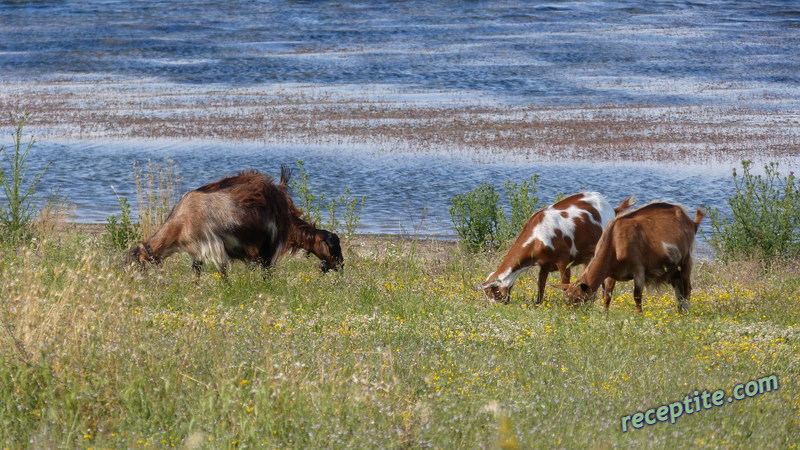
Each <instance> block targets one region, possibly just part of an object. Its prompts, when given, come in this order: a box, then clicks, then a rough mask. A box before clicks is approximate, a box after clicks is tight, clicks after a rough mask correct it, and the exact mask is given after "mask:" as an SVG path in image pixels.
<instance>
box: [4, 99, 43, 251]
mask: <svg viewBox="0 0 800 450" xmlns="http://www.w3.org/2000/svg"><path fill="white" fill-rule="evenodd" d="M27 120H28V112H27V111H25V112H24V113H23V114H22V116H20V117H14V115H13V114H12V115H11V121H12V122H16V123H17V128H16V131H14V133H13V134H12V135H13V138H14V150H13V152H8V151H7V150H6V148H5V147H0V153H2V154H3V156H4V157H5V158H4V159H5V161H4V163H3V164H0V186H1V187H2V189H3V195H4V197H5V205H0V225H2V230H0V239H1V240H2V241H3V242H4V243H8V244H12V245H15V244H18V243H20V242H23V241H26V240H28V239H30V238H31V221H32V219H33V216H34V214H36V212H37V203H38V198H37V196H36V188H37V187H38V186H39V182H40V181H41V180H42V177H44V175H45V173H46V172H47V169H48V168H49V167H50V164H49V163H48V164H47V165H46V166H45V167H44V169H42V171H41V172H39V173H38V174H35V175H34V176H33V177H30V178H29V176H28V170H29V168H28V154H29V152H30V150H31V148H32V147H33V144H34V143H35V142H36V141H35V140H34V139H33V137H31V138H30V140H29V141H28V144H27V145H26V146H25V148H24V150H23V145H22V129H23V127H24V126H25V122H27ZM6 165H7V166H8V167H6Z"/></svg>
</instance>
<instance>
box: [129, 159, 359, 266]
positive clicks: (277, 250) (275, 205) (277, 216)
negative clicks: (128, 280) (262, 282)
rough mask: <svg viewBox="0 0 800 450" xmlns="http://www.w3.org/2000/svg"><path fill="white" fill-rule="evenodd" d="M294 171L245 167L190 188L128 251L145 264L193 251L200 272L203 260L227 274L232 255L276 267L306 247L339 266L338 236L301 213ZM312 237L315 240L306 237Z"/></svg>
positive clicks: (325, 260) (322, 258) (194, 261)
mask: <svg viewBox="0 0 800 450" xmlns="http://www.w3.org/2000/svg"><path fill="white" fill-rule="evenodd" d="M290 176H291V171H290V170H289V169H288V168H286V167H283V168H281V179H280V182H279V183H278V184H275V183H274V182H273V179H272V178H271V177H266V176H264V175H262V174H261V173H259V172H258V171H256V170H249V171H244V172H240V173H239V174H237V175H235V176H232V177H226V178H223V179H221V180H219V181H215V182H213V183H209V184H206V185H205V186H201V187H199V188H197V189H195V190H192V191H189V192H187V193H186V194H185V195H184V196H183V198H181V200H180V201H179V202H178V204H176V205H175V207H174V208H173V209H172V211H171V212H170V214H169V216H168V217H167V220H166V222H165V223H164V225H162V226H161V228H159V230H158V231H156V233H155V234H154V235H153V236H151V237H150V238H149V239H147V240H146V241H144V242H143V243H142V244H140V245H139V246H137V247H134V248H132V249H131V250H129V252H128V255H129V258H130V259H132V260H133V261H136V262H138V263H140V264H142V265H144V264H146V263H155V264H159V263H161V261H162V260H164V259H165V258H167V257H169V256H170V255H173V254H175V253H179V252H185V253H188V254H189V255H190V256H191V258H192V268H193V269H194V270H195V272H196V273H197V274H198V275H199V274H200V269H201V267H202V265H203V263H204V262H211V263H213V264H214V265H215V266H217V268H218V269H219V270H220V272H222V273H223V274H225V272H226V270H227V267H228V265H229V264H230V262H231V260H237V259H238V260H242V261H246V262H258V263H259V264H260V265H261V266H262V267H263V268H264V269H268V268H269V267H271V266H272V265H273V264H274V263H275V261H276V260H277V259H278V257H280V256H281V255H283V254H284V253H285V252H286V251H287V250H289V248H303V249H305V250H307V251H309V252H311V253H314V254H315V255H317V256H318V257H319V258H320V259H321V260H322V266H321V268H322V270H323V271H328V270H331V269H333V270H336V269H338V268H339V267H341V265H342V261H343V257H342V251H341V247H340V246H339V238H338V236H336V234H334V233H330V232H328V231H326V230H319V229H317V228H316V227H314V225H313V224H309V223H308V222H305V221H304V220H302V219H301V218H300V215H301V214H302V212H301V211H300V210H299V209H297V207H295V206H294V203H293V202H292V199H291V197H290V195H289V189H288V185H287V184H288V182H289V178H290ZM307 240H310V242H309V241H307Z"/></svg>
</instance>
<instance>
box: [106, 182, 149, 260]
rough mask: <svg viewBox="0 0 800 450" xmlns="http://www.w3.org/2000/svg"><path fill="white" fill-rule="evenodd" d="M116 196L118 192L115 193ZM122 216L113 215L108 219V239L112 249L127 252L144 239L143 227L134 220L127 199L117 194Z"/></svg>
mask: <svg viewBox="0 0 800 450" xmlns="http://www.w3.org/2000/svg"><path fill="white" fill-rule="evenodd" d="M114 193H115V194H116V191H115V192H114ZM117 201H118V202H119V209H120V216H119V217H117V216H116V215H111V216H109V217H108V219H106V226H105V229H106V234H105V235H106V237H107V240H108V243H109V244H110V245H111V247H113V248H116V249H117V250H125V249H127V248H129V247H130V246H131V245H133V244H134V243H136V242H139V241H141V240H142V239H143V237H142V233H141V225H140V224H139V223H138V222H135V221H134V220H133V214H132V212H131V206H130V203H129V202H128V199H127V198H124V197H120V196H119V194H117Z"/></svg>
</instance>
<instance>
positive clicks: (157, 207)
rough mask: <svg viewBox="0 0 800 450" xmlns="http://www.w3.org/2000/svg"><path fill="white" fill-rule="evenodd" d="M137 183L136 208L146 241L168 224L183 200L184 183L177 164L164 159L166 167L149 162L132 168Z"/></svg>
mask: <svg viewBox="0 0 800 450" xmlns="http://www.w3.org/2000/svg"><path fill="white" fill-rule="evenodd" d="M133 173H134V181H135V183H136V198H137V203H136V206H137V207H138V210H139V227H140V230H141V234H142V236H143V237H145V238H147V237H150V236H152V235H153V234H154V233H155V232H156V231H157V230H158V228H159V227H160V226H161V225H162V224H163V223H164V222H165V221H166V220H167V216H168V215H169V213H170V211H172V207H173V206H175V203H177V201H178V198H179V196H180V192H181V191H180V183H181V180H180V178H179V177H178V175H177V172H176V168H175V163H174V162H173V161H171V160H169V159H164V162H163V164H158V163H154V162H153V161H150V160H148V161H147V165H146V166H139V165H138V164H134V165H133Z"/></svg>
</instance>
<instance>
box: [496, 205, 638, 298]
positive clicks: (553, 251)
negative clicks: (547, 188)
mask: <svg viewBox="0 0 800 450" xmlns="http://www.w3.org/2000/svg"><path fill="white" fill-rule="evenodd" d="M634 203H635V200H634V199H633V196H630V197H628V198H627V199H625V200H624V201H623V202H622V203H620V204H619V206H617V207H616V208H612V206H611V205H610V204H609V203H608V202H607V201H606V199H605V198H604V197H603V196H602V195H600V194H598V193H597V192H584V193H580V194H575V195H572V196H569V197H567V198H565V199H563V200H561V201H560V202H558V203H555V204H553V205H551V206H548V207H546V208H544V209H542V210H540V211H538V212H536V213H534V214H533V215H532V216H531V217H530V218H529V219H528V221H527V222H526V223H525V226H524V227H523V228H522V232H521V233H520V235H519V236H518V237H517V240H516V242H514V245H513V246H512V247H511V249H510V250H509V251H508V253H507V254H506V256H505V258H504V259H503V262H502V263H500V266H499V267H498V268H497V270H495V271H494V272H492V273H491V274H490V275H489V277H488V278H486V281H484V283H483V284H482V285H481V286H480V288H481V289H483V291H484V293H485V294H486V296H487V297H489V299H491V300H494V301H498V302H502V303H508V302H509V300H510V296H511V289H512V288H513V286H514V282H515V281H516V279H517V277H518V276H519V275H520V274H521V273H522V272H523V271H525V270H527V269H529V268H531V267H533V266H536V265H538V266H539V267H540V270H539V291H538V295H537V297H536V304H537V305H538V304H540V303H541V302H542V300H543V299H544V288H545V284H546V283H547V276H548V275H549V274H550V272H554V271H555V270H558V271H559V272H560V273H561V281H562V282H563V283H569V282H570V267H572V265H574V264H584V265H585V264H587V263H588V262H589V260H590V259H591V258H592V255H593V254H594V247H595V244H597V240H598V239H600V235H601V234H602V232H603V228H605V226H606V224H607V223H608V222H609V221H610V220H611V219H612V218H613V217H614V216H615V214H619V213H620V212H622V211H624V210H626V209H627V208H629V207H630V206H631V205H633V204H634Z"/></svg>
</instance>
